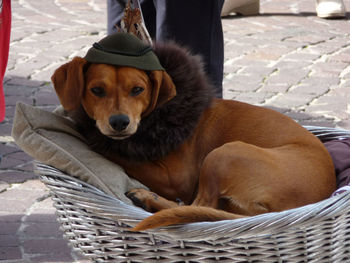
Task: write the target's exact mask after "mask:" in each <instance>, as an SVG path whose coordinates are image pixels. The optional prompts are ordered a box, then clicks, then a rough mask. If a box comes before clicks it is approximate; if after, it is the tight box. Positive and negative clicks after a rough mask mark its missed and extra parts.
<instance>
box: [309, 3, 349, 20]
mask: <svg viewBox="0 0 350 263" xmlns="http://www.w3.org/2000/svg"><path fill="white" fill-rule="evenodd" d="M316 12H317V16H318V17H321V18H336V17H345V14H346V11H345V5H344V3H343V1H342V0H316Z"/></svg>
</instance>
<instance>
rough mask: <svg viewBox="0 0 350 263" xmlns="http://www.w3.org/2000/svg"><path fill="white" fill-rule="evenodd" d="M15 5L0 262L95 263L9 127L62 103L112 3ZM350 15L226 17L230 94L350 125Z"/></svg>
mask: <svg viewBox="0 0 350 263" xmlns="http://www.w3.org/2000/svg"><path fill="white" fill-rule="evenodd" d="M344 2H345V4H346V6H347V7H348V10H350V0H345V1H344ZM12 12H13V25H12V37H11V47H10V58H9V63H8V69H7V72H6V76H5V87H4V88H5V96H6V105H7V107H6V110H7V113H6V119H5V121H4V122H2V123H1V124H0V154H1V159H2V160H1V164H0V261H1V262H4V263H10V262H11V263H12V262H13V263H14V262H16V263H17V262H19V263H30V262H74V263H85V262H89V261H88V260H86V259H83V258H82V257H80V256H78V255H75V254H73V253H71V251H70V249H69V248H68V246H67V244H66V242H65V240H64V239H63V238H62V233H61V232H60V230H59V226H58V223H57V222H56V217H55V212H54V208H53V207H52V202H51V200H50V197H49V193H48V191H47V189H46V188H45V186H44V185H43V184H42V183H41V182H39V181H38V179H37V177H36V175H35V174H34V173H33V171H32V170H33V169H32V158H31V157H29V156H28V155H26V154H25V153H23V152H22V151H21V150H20V149H19V148H18V147H16V145H15V144H14V142H13V140H12V138H11V136H10V133H11V125H12V121H13V114H14V108H15V103H16V102H17V101H22V102H25V103H27V104H30V105H34V106H37V107H40V108H44V109H47V110H52V109H54V108H55V107H56V106H57V105H58V100H57V98H56V96H55V94H54V91H53V89H52V85H51V83H50V76H51V74H52V72H53V70H54V69H55V68H57V67H58V66H59V65H61V64H62V63H64V62H66V61H68V60H69V59H71V58H72V57H74V56H77V55H83V54H84V53H85V52H86V51H87V49H88V48H89V47H90V46H91V44H92V43H93V42H95V41H97V40H99V39H100V38H101V37H103V36H104V35H105V34H106V29H105V28H106V3H105V1H103V0H46V1H41V0H18V1H12ZM349 17H350V15H349V13H348V16H347V19H341V20H324V19H320V18H317V17H316V16H315V1H314V0H295V1H289V0H261V14H260V15H259V16H250V17H237V16H230V17H227V18H225V19H223V25H224V37H225V80H224V96H225V98H228V99H236V100H240V101H245V102H249V103H253V104H257V105H262V106H266V107H272V108H274V109H276V110H279V111H281V112H284V113H285V114H287V115H289V116H291V117H292V118H294V119H296V120H297V121H299V122H300V123H302V124H312V125H322V126H333V127H343V128H347V129H350V114H349V113H350V22H349Z"/></svg>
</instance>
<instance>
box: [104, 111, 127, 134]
mask: <svg viewBox="0 0 350 263" xmlns="http://www.w3.org/2000/svg"><path fill="white" fill-rule="evenodd" d="M129 123H130V119H129V117H128V116H127V115H125V114H119V115H113V116H111V117H110V118H109V124H110V125H111V127H112V128H113V129H114V130H116V131H119V132H121V131H124V130H125V129H126V127H128V125H129Z"/></svg>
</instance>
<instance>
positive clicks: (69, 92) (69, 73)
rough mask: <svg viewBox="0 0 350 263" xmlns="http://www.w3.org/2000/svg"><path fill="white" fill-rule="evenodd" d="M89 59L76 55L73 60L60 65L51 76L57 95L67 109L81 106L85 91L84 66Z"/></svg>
mask: <svg viewBox="0 0 350 263" xmlns="http://www.w3.org/2000/svg"><path fill="white" fill-rule="evenodd" d="M86 63H87V61H86V60H85V59H84V58H81V57H75V58H73V60H72V61H71V62H68V63H66V64H64V65H62V66H60V67H59V68H58V69H56V71H55V72H54V74H53V75H52V77H51V80H52V83H53V85H54V88H55V90H56V93H57V96H58V98H59V100H60V102H61V104H62V106H63V108H64V109H65V110H68V111H69V110H74V109H76V108H78V107H79V105H80V101H81V98H82V95H83V91H84V72H83V68H84V65H85V64H86Z"/></svg>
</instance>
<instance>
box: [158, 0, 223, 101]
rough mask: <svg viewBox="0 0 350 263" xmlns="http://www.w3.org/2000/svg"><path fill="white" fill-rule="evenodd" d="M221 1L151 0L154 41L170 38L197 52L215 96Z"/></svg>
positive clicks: (218, 91)
mask: <svg viewBox="0 0 350 263" xmlns="http://www.w3.org/2000/svg"><path fill="white" fill-rule="evenodd" d="M223 3H224V1H223V0H201V1H198V0H172V1H171V0H155V5H156V10H157V28H156V39H157V41H164V40H174V41H176V42H177V43H178V44H180V45H183V46H186V47H188V48H189V49H190V50H191V51H192V52H193V53H194V54H200V55H201V56H202V57H203V60H204V63H205V70H206V72H207V73H208V75H209V78H210V80H211V81H212V83H213V84H214V87H215V95H216V96H217V97H222V80H223V64H224V44H223V43H224V41H223V31H222V24H221V17H220V14H221V8H222V5H223Z"/></svg>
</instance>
